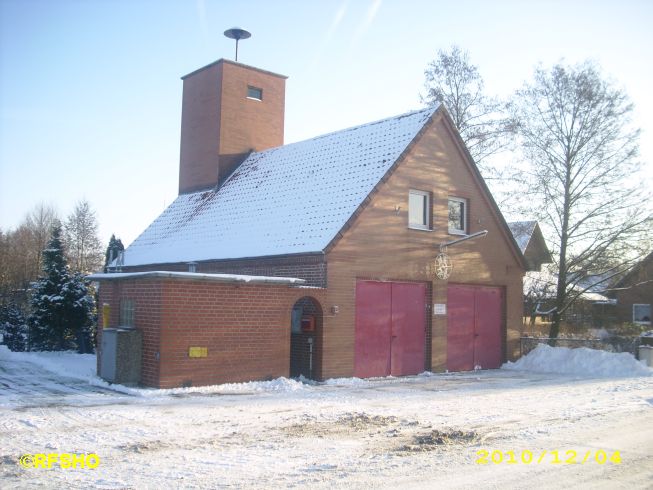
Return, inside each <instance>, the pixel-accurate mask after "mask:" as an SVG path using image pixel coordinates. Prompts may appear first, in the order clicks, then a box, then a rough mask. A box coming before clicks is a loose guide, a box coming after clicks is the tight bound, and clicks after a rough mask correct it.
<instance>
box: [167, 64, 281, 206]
mask: <svg viewBox="0 0 653 490" xmlns="http://www.w3.org/2000/svg"><path fill="white" fill-rule="evenodd" d="M286 78H287V77H285V76H283V75H278V74H276V73H272V72H269V71H265V70H261V69H258V68H254V67H251V66H247V65H243V64H242V63H237V62H234V61H229V60H225V59H220V60H218V61H216V62H215V63H211V64H210V65H207V66H205V67H204V68H200V69H199V70H196V71H194V72H192V73H189V74H188V75H186V76H184V77H182V80H183V81H184V92H183V99H182V108H181V145H180V161H179V193H180V194H184V193H188V192H194V191H198V190H202V189H210V188H213V187H216V186H217V185H219V184H221V183H222V182H224V180H225V179H226V178H227V177H229V175H231V173H232V172H233V171H234V170H235V169H236V168H237V167H238V165H240V164H241V163H242V162H243V160H244V159H245V158H246V157H247V155H248V154H249V153H250V152H252V151H261V150H265V149H267V148H273V147H275V146H281V145H283V124H284V110H285V97H286Z"/></svg>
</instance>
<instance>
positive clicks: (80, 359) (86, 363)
mask: <svg viewBox="0 0 653 490" xmlns="http://www.w3.org/2000/svg"><path fill="white" fill-rule="evenodd" d="M0 359H2V355H1V354H0ZM11 360H13V361H23V362H29V363H31V364H35V365H37V366H39V367H42V368H43V369H45V370H47V371H50V372H52V373H55V374H59V375H61V376H66V377H68V378H76V379H84V380H86V379H90V378H93V377H95V373H96V370H97V368H96V366H97V365H96V357H95V354H78V353H76V352H72V351H63V352H12V353H11Z"/></svg>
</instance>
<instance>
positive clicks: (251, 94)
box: [247, 85, 263, 100]
mask: <svg viewBox="0 0 653 490" xmlns="http://www.w3.org/2000/svg"><path fill="white" fill-rule="evenodd" d="M247 98H248V99H254V100H263V89H262V88H258V87H252V86H251V85H249V86H248V87H247Z"/></svg>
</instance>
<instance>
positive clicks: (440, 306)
mask: <svg viewBox="0 0 653 490" xmlns="http://www.w3.org/2000/svg"><path fill="white" fill-rule="evenodd" d="M433 314H434V315H446V314H447V305H446V304H444V303H434V304H433Z"/></svg>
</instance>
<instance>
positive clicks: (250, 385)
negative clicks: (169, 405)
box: [89, 376, 310, 397]
mask: <svg viewBox="0 0 653 490" xmlns="http://www.w3.org/2000/svg"><path fill="white" fill-rule="evenodd" d="M89 382H90V384H92V385H93V386H99V387H102V388H107V389H110V390H113V391H118V392H120V393H125V394H127V395H134V396H142V397H158V396H169V395H240V394H251V393H263V392H275V393H293V392H297V391H304V390H309V389H310V386H308V385H307V384H304V383H302V382H301V381H296V380H294V379H288V378H283V377H282V378H277V379H273V380H270V381H249V382H245V383H225V384H221V385H210V386H190V387H188V388H164V389H157V388H136V387H130V386H124V385H119V384H111V383H107V382H106V381H104V380H103V379H100V378H98V377H97V376H94V377H93V378H91V379H89Z"/></svg>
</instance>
